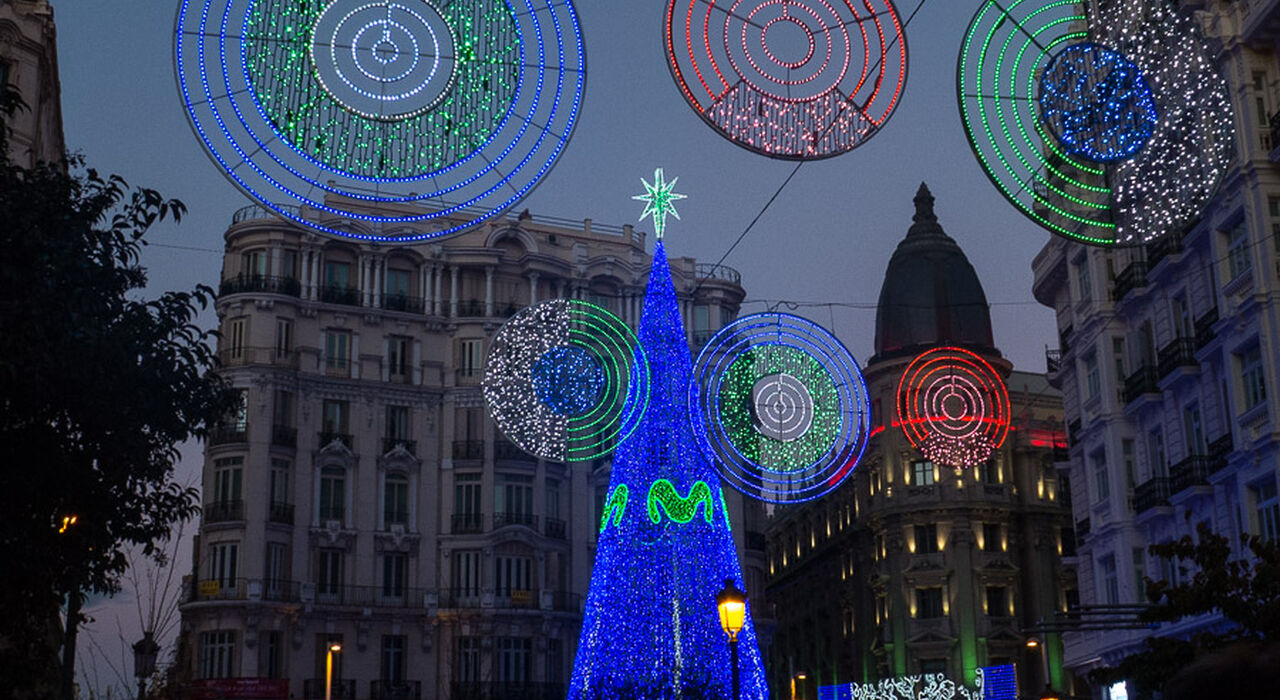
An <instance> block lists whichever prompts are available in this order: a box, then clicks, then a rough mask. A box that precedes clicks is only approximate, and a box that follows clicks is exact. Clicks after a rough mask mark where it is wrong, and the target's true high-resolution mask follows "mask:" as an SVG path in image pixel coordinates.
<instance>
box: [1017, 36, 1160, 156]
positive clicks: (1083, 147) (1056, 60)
mask: <svg viewBox="0 0 1280 700" xmlns="http://www.w3.org/2000/svg"><path fill="white" fill-rule="evenodd" d="M1039 104H1040V118H1041V119H1042V120H1043V121H1044V122H1045V123H1046V124H1047V125H1048V126H1049V130H1050V131H1051V132H1052V133H1053V135H1054V136H1055V137H1056V138H1057V139H1058V142H1059V143H1061V144H1062V146H1063V148H1065V149H1066V150H1067V152H1069V153H1071V154H1072V155H1076V156H1080V157H1081V158H1087V159H1089V160H1091V161H1094V162H1098V163H1114V162H1117V161H1121V160H1126V159H1128V158H1132V157H1133V156H1134V155H1136V154H1137V153H1138V152H1139V151H1141V150H1142V148H1143V146H1145V145H1146V144H1147V141H1148V140H1150V139H1151V135H1152V134H1153V133H1155V130H1156V124H1157V121H1158V119H1159V115H1158V114H1157V113H1156V106H1155V99H1154V97H1153V96H1152V93H1151V86H1150V85H1148V84H1147V79H1146V77H1145V76H1144V75H1143V74H1142V70H1141V69H1139V68H1138V66H1137V65H1135V64H1134V63H1133V62H1132V61H1130V60H1129V59H1127V58H1125V57H1124V56H1123V55H1122V54H1120V53H1119V52H1117V51H1113V50H1111V49H1108V48H1106V47H1104V46H1099V45H1097V44H1087V43H1086V44H1073V45H1071V46H1068V47H1067V48H1065V49H1063V50H1062V51H1060V52H1059V53H1058V54H1057V55H1056V56H1054V57H1053V59H1052V60H1051V61H1050V62H1049V65H1048V66H1046V67H1045V70H1044V75H1043V76H1041V78H1040V98H1039Z"/></svg>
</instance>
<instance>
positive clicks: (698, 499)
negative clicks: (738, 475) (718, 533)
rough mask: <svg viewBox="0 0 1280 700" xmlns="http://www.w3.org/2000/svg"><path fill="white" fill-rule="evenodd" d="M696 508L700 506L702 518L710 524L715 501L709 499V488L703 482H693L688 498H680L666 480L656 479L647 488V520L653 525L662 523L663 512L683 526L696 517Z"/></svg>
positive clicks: (673, 486)
mask: <svg viewBox="0 0 1280 700" xmlns="http://www.w3.org/2000/svg"><path fill="white" fill-rule="evenodd" d="M698 506H702V518H703V519H704V520H706V521H707V524H711V518H712V511H714V510H715V500H714V499H712V498H711V487H710V486H707V482H705V481H698V482H695V483H694V485H693V488H691V489H689V495H688V496H681V495H680V492H679V491H676V487H675V485H674V484H672V483H671V482H670V481H669V480H667V479H658V480H657V481H654V482H653V485H652V486H650V487H649V520H651V521H653V523H654V524H657V523H660V522H662V513H664V512H665V513H666V514H667V517H668V518H671V519H672V520H674V521H676V522H678V523H680V524H681V525H684V524H686V523H688V522H690V521H692V520H693V519H694V518H695V517H697V515H698Z"/></svg>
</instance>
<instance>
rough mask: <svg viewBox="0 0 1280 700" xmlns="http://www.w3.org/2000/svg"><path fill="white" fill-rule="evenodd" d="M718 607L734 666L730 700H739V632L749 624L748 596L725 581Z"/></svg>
mask: <svg viewBox="0 0 1280 700" xmlns="http://www.w3.org/2000/svg"><path fill="white" fill-rule="evenodd" d="M716 607H717V608H719V610H720V627H722V628H723V629H724V633H725V634H727V635H729V658H730V663H731V664H732V665H733V676H732V678H733V694H732V695H731V696H730V700H738V695H739V693H738V632H740V631H741V630H742V626H743V625H745V624H746V622H747V594H745V593H743V592H742V591H740V590H738V587H737V586H735V585H734V583H733V579H731V578H727V579H725V580H724V589H722V590H721V591H720V593H718V594H717V595H716Z"/></svg>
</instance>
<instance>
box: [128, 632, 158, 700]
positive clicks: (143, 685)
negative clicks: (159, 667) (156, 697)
mask: <svg viewBox="0 0 1280 700" xmlns="http://www.w3.org/2000/svg"><path fill="white" fill-rule="evenodd" d="M159 653H160V645H159V644H156V640H155V638H154V637H152V635H151V630H146V631H144V632H143V633H142V639H139V640H138V641H137V642H134V645H133V676H134V678H137V679H138V700H144V699H145V698H146V697H147V679H148V678H150V677H151V674H153V673H155V672H156V656H157V655H158V654H159Z"/></svg>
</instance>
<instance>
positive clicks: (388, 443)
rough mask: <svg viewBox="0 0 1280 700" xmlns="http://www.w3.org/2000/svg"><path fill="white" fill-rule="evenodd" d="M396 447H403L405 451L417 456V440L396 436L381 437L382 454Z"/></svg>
mask: <svg viewBox="0 0 1280 700" xmlns="http://www.w3.org/2000/svg"><path fill="white" fill-rule="evenodd" d="M397 447H403V448H404V451H405V452H408V453H409V454H411V455H413V456H415V457H417V456H418V441H417V440H406V439H404V438H398V437H384V438H382V454H387V453H388V452H391V451H393V450H395V449H396V448H397Z"/></svg>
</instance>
